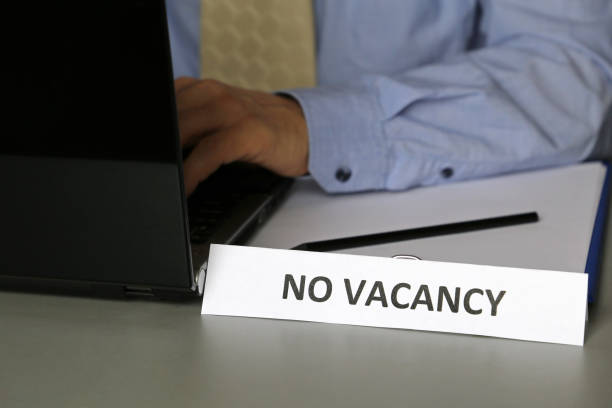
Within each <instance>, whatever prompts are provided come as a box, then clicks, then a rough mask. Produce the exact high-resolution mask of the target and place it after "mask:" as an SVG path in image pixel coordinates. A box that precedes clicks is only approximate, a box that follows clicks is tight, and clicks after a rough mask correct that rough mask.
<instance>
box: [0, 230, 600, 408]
mask: <svg viewBox="0 0 612 408" xmlns="http://www.w3.org/2000/svg"><path fill="white" fill-rule="evenodd" d="M607 235H608V239H607V241H606V242H607V243H606V251H605V256H604V265H603V269H602V281H601V290H600V294H599V295H600V297H599V301H598V303H597V305H596V307H594V308H592V309H591V315H590V320H591V321H590V322H589V324H588V327H589V330H588V333H587V337H586V344H585V347H584V348H580V347H574V346H561V345H553V344H539V343H529V342H521V341H513V340H503V339H494V338H484V337H476V336H465V335H453V334H442V333H427V332H417V331H401V330H389V329H376V328H367V327H352V326H341V325H330V324H317V323H303V322H289V321H272V320H258V319H246V318H228V317H214V316H211V317H206V318H205V319H203V318H201V317H200V315H199V312H200V304H199V302H189V303H163V302H156V301H147V300H128V301H121V300H103V299H88V298H80V297H67V296H56V295H40V294H27V293H13V292H0V361H1V364H2V369H1V370H0V405H1V406H2V407H4V408H9V407H85V406H87V407H111V406H112V407H115V406H116V407H124V406H137V407H140V406H147V407H164V408H168V407H181V408H183V407H207V408H213V407H266V408H272V407H306V406H311V407H327V406H338V407H361V406H363V407H365V406H369V407H372V406H381V407H382V406H432V407H444V406H453V407H481V406H494V407H514V406H522V407H535V406H537V407H555V408H558V407H589V408H591V407H609V406H610V403H611V401H612V386H611V385H612V276H611V274H612V236H611V235H612V228H610V229H609V230H608V233H607Z"/></svg>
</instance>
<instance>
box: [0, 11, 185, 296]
mask: <svg viewBox="0 0 612 408" xmlns="http://www.w3.org/2000/svg"><path fill="white" fill-rule="evenodd" d="M11 3H18V2H11ZM21 4H22V5H17V4H10V5H9V6H8V8H7V7H6V6H3V12H2V14H3V17H4V18H3V20H4V21H3V29H2V31H3V36H2V39H1V40H0V41H1V43H2V51H1V52H2V54H3V63H2V68H1V72H2V82H3V84H4V85H3V87H2V88H3V99H4V101H5V105H4V106H5V107H4V108H3V110H2V121H1V122H0V123H2V127H3V137H2V139H1V141H0V186H1V188H2V190H3V193H2V203H1V204H0V223H1V224H2V226H3V228H2V232H1V234H2V241H3V242H2V245H1V246H0V255H1V256H0V274H1V275H8V276H21V277H38V278H41V277H43V278H53V279H65V280H76V281H91V282H100V283H111V284H130V285H143V286H155V287H162V288H172V289H177V288H183V289H190V288H192V286H193V279H192V276H191V269H190V260H189V253H188V243H187V241H186V234H185V217H184V206H183V199H182V197H183V194H182V191H181V190H182V182H181V175H180V171H181V169H180V160H181V158H180V151H179V144H178V133H177V125H176V113H175V106H174V103H175V102H174V90H173V85H172V71H171V61H170V54H169V52H170V51H169V41H168V33H167V26H166V17H165V10H164V3H163V1H161V0H110V1H100V2H87V1H86V2H83V1H65V0H64V1H62V0H60V1H55V2H49V1H39V0H36V1H29V2H22V3H21Z"/></svg>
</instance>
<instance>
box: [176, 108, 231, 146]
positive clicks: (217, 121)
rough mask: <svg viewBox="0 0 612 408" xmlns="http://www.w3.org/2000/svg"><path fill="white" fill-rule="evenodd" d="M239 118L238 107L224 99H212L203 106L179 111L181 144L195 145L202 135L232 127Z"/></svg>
mask: <svg viewBox="0 0 612 408" xmlns="http://www.w3.org/2000/svg"><path fill="white" fill-rule="evenodd" d="M239 118H240V114H239V112H238V109H237V107H235V106H233V105H232V104H231V103H225V102H223V101H211V102H209V103H208V104H206V105H204V106H202V107H199V108H194V109H190V110H186V111H182V112H179V134H180V138H181V146H182V147H190V146H193V145H195V144H196V143H197V142H198V140H200V139H201V138H202V137H204V136H206V135H207V134H209V133H211V132H215V131H218V130H220V129H222V128H224V127H230V126H231V124H232V123H233V122H235V121H237V120H238V119H239Z"/></svg>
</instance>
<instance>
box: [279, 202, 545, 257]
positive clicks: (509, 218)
mask: <svg viewBox="0 0 612 408" xmlns="http://www.w3.org/2000/svg"><path fill="white" fill-rule="evenodd" d="M538 220H539V217H538V213H537V212H535V211H532V212H527V213H521V214H514V215H504V216H502V217H493V218H482V219H478V220H471V221H461V222H455V223H451V224H440V225H433V226H429V227H420V228H411V229H405V230H398V231H389V232H381V233H377V234H367V235H358V236H354V237H345V238H336V239H328V240H325V241H313V242H306V243H303V244H300V245H298V246H296V247H294V248H291V249H297V250H302V251H315V252H327V251H337V250H340V249H347V248H355V247H362V246H370V245H380V244H388V243H391V242H399V241H408V240H411V239H420V238H430V237H438V236H442V235H450V234H460V233H463V232H470V231H481V230H485V229H491V228H500V227H508V226H511V225H520V224H528V223H533V222H537V221H538Z"/></svg>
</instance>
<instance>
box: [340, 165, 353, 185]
mask: <svg viewBox="0 0 612 408" xmlns="http://www.w3.org/2000/svg"><path fill="white" fill-rule="evenodd" d="M351 174H352V173H351V169H349V168H348V167H340V168H339V169H338V170H336V180H338V181H339V182H341V183H346V182H347V181H348V179H350V178H351Z"/></svg>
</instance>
